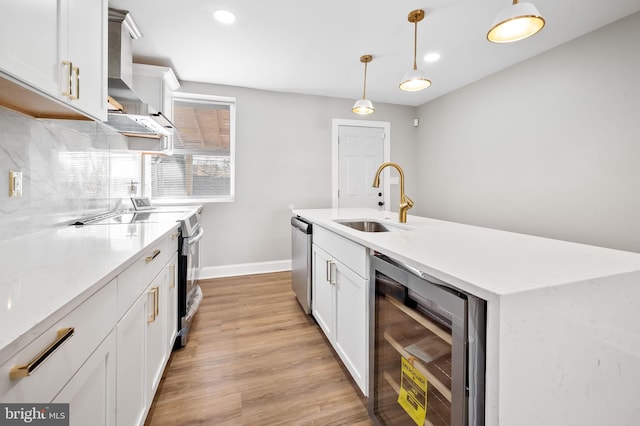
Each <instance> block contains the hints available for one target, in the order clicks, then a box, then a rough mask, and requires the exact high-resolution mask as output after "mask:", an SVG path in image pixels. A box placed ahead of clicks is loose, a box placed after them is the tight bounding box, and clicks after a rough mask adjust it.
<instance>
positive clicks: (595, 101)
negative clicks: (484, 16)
mask: <svg viewBox="0 0 640 426" xmlns="http://www.w3.org/2000/svg"><path fill="white" fill-rule="evenodd" d="M524 42H525V43H526V41H524ZM639 46H640V13H637V14H635V15H632V16H630V17H628V18H625V19H623V20H621V21H618V22H616V23H614V24H611V25H609V26H607V27H604V28H602V29H600V30H598V31H596V32H593V33H591V34H588V35H586V36H584V37H581V38H579V39H576V40H574V41H572V42H570V43H567V44H565V45H562V46H560V47H558V48H556V49H554V50H551V51H549V52H546V53H544V54H542V55H539V56H537V57H535V58H533V59H531V60H528V61H526V62H523V63H520V64H518V65H517V66H514V67H512V68H509V69H507V70H504V71H502V72H499V73H497V74H494V75H492V76H490V77H488V78H486V79H483V80H481V81H478V82H476V83H474V84H472V85H469V86H467V87H465V88H463V89H461V90H458V91H456V92H454V93H451V94H449V95H447V96H444V97H441V98H439V99H436V100H434V101H432V102H429V103H427V104H425V105H423V106H421V107H420V108H419V110H418V111H419V117H420V119H421V125H420V128H419V136H418V139H419V141H418V147H417V154H418V160H417V161H418V163H419V164H420V168H419V171H418V176H419V187H418V193H417V194H416V195H417V196H416V201H417V203H416V208H415V211H416V212H417V213H418V214H420V215H422V216H430V217H434V218H441V219H445V220H450V221H456V222H463V223H469V224H475V225H481V226H487V227H492V228H499V229H505V230H512V231H517V232H523V233H529V234H536V235H541V236H548V237H552V238H559V239H566V240H570V241H577V242H584V243H589V244H594V245H601V246H607V247H612V248H618V249H624V250H631V251H638V252H640V85H639V84H638V76H640V47H639Z"/></svg>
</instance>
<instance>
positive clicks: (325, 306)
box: [312, 227, 369, 396]
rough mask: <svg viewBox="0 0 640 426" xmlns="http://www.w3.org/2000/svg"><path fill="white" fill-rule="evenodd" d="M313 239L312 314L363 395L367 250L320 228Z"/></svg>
mask: <svg viewBox="0 0 640 426" xmlns="http://www.w3.org/2000/svg"><path fill="white" fill-rule="evenodd" d="M313 238H314V244H313V250H312V252H313V260H312V264H313V286H312V292H313V295H312V300H313V303H312V314H313V316H314V318H315V319H316V321H317V322H318V325H319V326H320V328H321V329H322V331H323V332H324V334H325V335H326V336H327V339H328V340H329V342H330V343H331V345H332V346H333V348H334V350H335V351H336V353H337V354H338V356H339V357H340V359H341V360H342V362H343V363H344V365H345V367H346V368H347V370H348V371H349V373H350V374H351V376H352V377H353V379H354V381H355V382H356V383H357V384H358V387H359V388H360V390H361V391H362V393H363V395H365V396H367V395H368V372H369V287H368V286H369V280H368V268H367V264H368V252H367V249H366V248H365V247H363V246H360V245H358V244H356V243H353V242H352V241H349V240H347V239H345V238H343V237H341V236H339V235H337V234H334V233H331V232H330V231H327V230H324V229H322V228H320V227H316V228H314V235H313ZM356 270H357V271H358V273H356V272H355V271H356Z"/></svg>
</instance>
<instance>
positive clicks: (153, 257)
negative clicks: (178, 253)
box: [145, 249, 160, 262]
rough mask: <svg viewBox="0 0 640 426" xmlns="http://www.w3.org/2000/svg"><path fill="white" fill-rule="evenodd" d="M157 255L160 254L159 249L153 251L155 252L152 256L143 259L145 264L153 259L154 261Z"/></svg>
mask: <svg viewBox="0 0 640 426" xmlns="http://www.w3.org/2000/svg"><path fill="white" fill-rule="evenodd" d="M159 254H160V250H159V249H155V250H154V251H153V254H152V255H151V256H147V257H146V258H145V260H146V261H147V262H151V261H152V260H153V259H155V258H156V257H158V255H159Z"/></svg>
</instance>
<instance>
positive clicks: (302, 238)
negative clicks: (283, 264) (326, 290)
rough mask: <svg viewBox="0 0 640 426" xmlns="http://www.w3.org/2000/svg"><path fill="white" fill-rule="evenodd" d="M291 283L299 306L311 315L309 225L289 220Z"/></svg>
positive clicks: (295, 219) (297, 218)
mask: <svg viewBox="0 0 640 426" xmlns="http://www.w3.org/2000/svg"><path fill="white" fill-rule="evenodd" d="M291 283H292V287H293V292H294V293H295V294H296V297H297V298H298V301H299V302H300V306H302V309H303V310H304V312H305V313H306V314H310V313H311V303H312V301H311V224H310V223H308V222H305V221H304V220H302V219H300V218H299V217H296V216H294V217H292V218H291Z"/></svg>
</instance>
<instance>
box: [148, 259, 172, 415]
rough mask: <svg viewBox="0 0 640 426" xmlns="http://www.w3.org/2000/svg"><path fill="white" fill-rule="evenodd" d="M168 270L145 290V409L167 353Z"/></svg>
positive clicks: (152, 393)
mask: <svg viewBox="0 0 640 426" xmlns="http://www.w3.org/2000/svg"><path fill="white" fill-rule="evenodd" d="M168 275H169V268H165V269H163V271H162V273H161V274H160V275H158V276H157V277H156V278H155V280H153V282H152V283H151V285H150V286H149V289H148V290H147V298H148V300H147V311H146V323H147V329H146V339H145V343H146V353H147V356H146V359H145V366H146V370H147V371H146V380H145V382H146V390H145V396H146V407H147V409H149V407H151V403H152V402H153V396H154V395H155V393H156V389H158V385H159V384H160V379H161V378H162V371H163V370H164V364H165V361H166V359H167V358H168V352H167V335H166V329H167V319H168V318H167V311H166V308H167V288H168V281H169V280H168V278H169V277H168Z"/></svg>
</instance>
